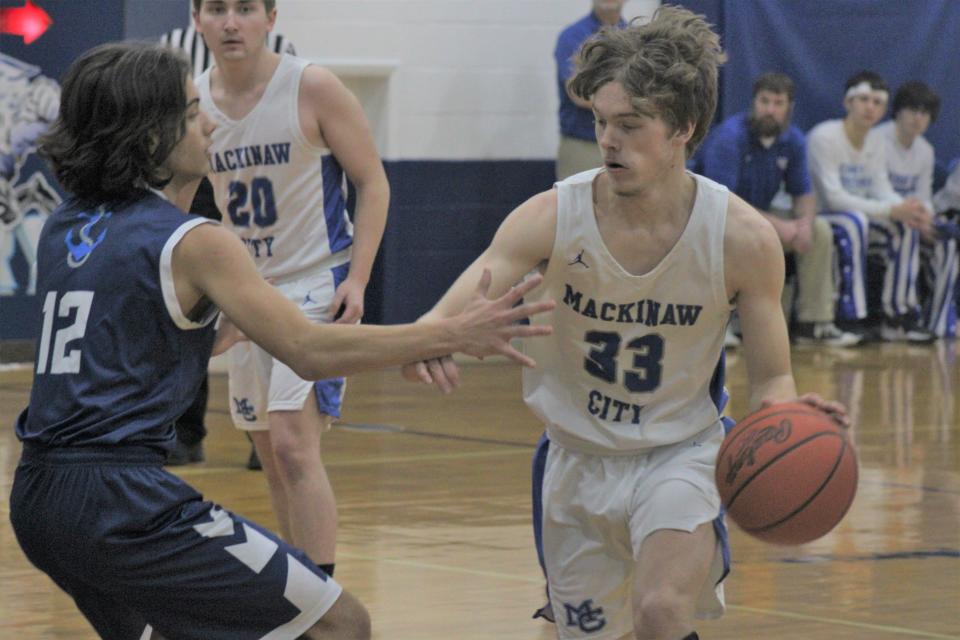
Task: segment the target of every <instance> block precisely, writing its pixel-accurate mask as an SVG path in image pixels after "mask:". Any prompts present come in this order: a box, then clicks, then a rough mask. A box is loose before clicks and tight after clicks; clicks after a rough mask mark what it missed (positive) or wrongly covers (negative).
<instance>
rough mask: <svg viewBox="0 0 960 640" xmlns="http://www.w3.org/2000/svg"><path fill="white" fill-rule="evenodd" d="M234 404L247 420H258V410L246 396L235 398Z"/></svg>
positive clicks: (238, 412) (241, 415)
mask: <svg viewBox="0 0 960 640" xmlns="http://www.w3.org/2000/svg"><path fill="white" fill-rule="evenodd" d="M233 404H234V406H235V407H236V408H237V414H239V415H240V417H241V418H243V419H244V420H246V421H247V422H256V421H257V410H256V409H255V408H254V406H253V405H252V404H250V401H249V400H247V399H246V398H234V399H233Z"/></svg>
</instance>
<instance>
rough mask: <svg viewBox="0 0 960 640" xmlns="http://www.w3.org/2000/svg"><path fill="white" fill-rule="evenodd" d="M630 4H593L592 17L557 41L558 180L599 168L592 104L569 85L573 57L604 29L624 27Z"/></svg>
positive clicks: (601, 0)
mask: <svg viewBox="0 0 960 640" xmlns="http://www.w3.org/2000/svg"><path fill="white" fill-rule="evenodd" d="M626 1H627V0H591V2H592V4H593V8H592V10H591V11H590V13H589V14H587V15H586V16H584V17H583V18H581V19H580V20H578V21H576V22H574V23H573V24H571V25H570V26H568V27H567V28H565V29H564V30H563V31H562V32H560V37H559V38H557V46H556V48H555V49H554V51H553V57H554V59H555V60H556V62H557V89H558V91H559V95H560V148H559V150H558V151H557V180H563V179H564V178H567V177H569V176H572V175H573V174H575V173H580V172H581V171H586V170H587V169H594V168H596V167H599V166H600V162H601V161H600V151H599V150H598V148H597V138H596V135H595V134H594V132H593V111H592V110H591V106H590V102H589V101H586V100H583V99H581V98H578V97H577V96H574V95H571V94H570V93H569V92H568V91H567V81H568V80H569V79H570V77H571V76H573V72H574V57H575V56H576V54H577V52H578V51H579V50H580V46H581V45H582V44H583V43H584V42H586V41H587V40H589V39H590V38H591V37H592V36H593V35H594V34H595V33H597V32H598V31H600V29H602V28H603V27H612V26H617V27H621V28H622V27H624V26H626V24H627V23H626V21H625V20H624V19H623V14H622V11H623V5H624V4H625V3H626Z"/></svg>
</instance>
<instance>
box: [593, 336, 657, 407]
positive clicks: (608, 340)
mask: <svg viewBox="0 0 960 640" xmlns="http://www.w3.org/2000/svg"><path fill="white" fill-rule="evenodd" d="M583 339H584V340H585V341H586V342H587V344H591V345H593V346H595V347H596V348H595V349H591V350H590V353H589V354H587V357H586V358H585V359H584V361H583V365H584V368H586V370H587V373H589V374H590V375H592V376H594V377H595V378H600V379H601V380H603V381H605V382H611V383H613V382H616V381H617V368H618V366H617V357H618V356H619V355H620V343H621V342H622V341H623V338H622V337H621V336H620V334H619V333H615V332H613V331H587V334H586V335H585V336H584V337H583ZM625 350H626V351H631V352H632V355H633V368H632V369H627V370H625V371H624V373H623V386H625V387H626V388H627V390H628V391H632V392H633V393H646V392H649V391H653V390H654V389H656V388H657V387H659V386H660V376H661V375H662V373H663V366H662V362H663V338H662V337H661V336H658V335H656V334H650V335H645V336H640V337H639V338H634V339H633V340H631V341H630V342H628V343H627V346H626V349H625Z"/></svg>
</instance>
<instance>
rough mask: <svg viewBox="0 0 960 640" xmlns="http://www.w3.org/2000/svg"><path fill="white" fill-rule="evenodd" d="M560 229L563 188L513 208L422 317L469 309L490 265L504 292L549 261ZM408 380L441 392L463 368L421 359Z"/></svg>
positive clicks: (496, 287)
mask: <svg viewBox="0 0 960 640" xmlns="http://www.w3.org/2000/svg"><path fill="white" fill-rule="evenodd" d="M556 233H557V192H556V191H555V190H553V189H551V190H550V191H545V192H543V193H540V194H538V195H536V196H534V197H532V198H530V199H529V200H527V201H526V202H524V203H523V204H521V205H520V206H519V207H517V208H516V209H514V210H513V212H511V213H510V215H508V216H507V218H506V219H505V220H504V221H503V223H502V224H501V225H500V228H499V229H498V230H497V233H496V234H495V235H494V237H493V240H492V241H491V243H490V246H489V247H487V249H486V250H485V251H484V252H483V253H482V254H480V256H479V257H478V258H477V259H476V260H474V262H473V264H471V265H470V266H469V267H467V269H466V271H464V272H463V274H461V275H460V277H459V278H457V280H456V281H455V282H454V283H453V285H452V286H451V287H450V289H448V290H447V292H446V293H445V294H444V296H443V297H442V298H441V299H440V301H439V302H437V304H436V305H435V306H434V307H433V309H431V310H430V311H429V312H427V313H426V314H424V316H423V317H422V318H421V321H435V320H438V319H442V318H449V317H451V316H453V315H455V314H457V313H458V312H459V311H460V310H461V309H463V307H464V305H465V304H466V302H467V300H468V299H469V296H470V292H471V289H472V284H471V283H473V282H476V279H477V278H478V277H479V276H480V274H481V273H482V272H483V271H484V270H489V271H490V272H491V274H492V276H493V282H492V284H491V287H490V294H491V295H494V296H496V295H500V294H502V293H503V292H504V291H506V290H507V289H509V288H510V287H511V286H512V285H514V284H515V283H516V282H518V281H519V280H520V279H521V278H523V277H524V276H525V275H526V274H528V273H530V272H531V271H532V270H533V269H534V268H536V267H537V266H538V265H539V264H541V263H542V262H545V261H547V260H549V258H550V254H551V252H552V251H553V243H554V238H555V236H556ZM403 375H404V377H405V378H407V379H408V380H412V381H420V382H425V383H428V384H429V383H433V384H436V385H437V386H438V387H439V388H440V390H441V391H443V392H448V391H450V390H452V389H453V388H454V387H456V385H457V382H458V371H457V367H456V365H455V364H454V363H453V361H452V360H451V359H450V358H440V359H434V360H430V361H424V362H417V363H413V364H410V365H407V366H405V367H404V368H403Z"/></svg>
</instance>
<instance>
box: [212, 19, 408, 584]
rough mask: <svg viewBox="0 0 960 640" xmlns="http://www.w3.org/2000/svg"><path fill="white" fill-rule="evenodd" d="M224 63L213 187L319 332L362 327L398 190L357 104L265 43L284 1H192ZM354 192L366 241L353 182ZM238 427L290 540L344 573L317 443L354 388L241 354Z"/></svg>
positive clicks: (241, 349)
mask: <svg viewBox="0 0 960 640" xmlns="http://www.w3.org/2000/svg"><path fill="white" fill-rule="evenodd" d="M193 7H194V12H193V17H194V23H195V25H196V29H197V31H198V32H199V33H201V34H202V35H203V38H204V41H205V42H206V45H207V46H208V47H209V49H210V51H211V52H212V53H213V56H214V59H215V65H214V66H213V67H212V68H211V69H209V70H208V71H206V72H205V73H204V74H202V75H201V76H200V77H199V78H197V80H196V84H197V89H198V90H199V93H200V100H201V106H202V107H203V109H204V110H206V111H207V112H208V113H210V114H211V116H212V117H213V119H214V121H215V122H216V123H217V129H216V130H215V131H214V134H213V145H212V147H211V159H210V163H211V173H210V180H211V182H212V183H213V186H214V195H215V198H216V200H217V205H218V207H219V208H220V210H221V211H223V213H224V224H225V225H227V226H228V227H229V228H231V229H232V230H233V231H235V232H236V233H237V234H238V235H239V236H240V238H241V239H242V240H243V241H244V243H246V245H247V247H248V249H249V251H250V255H251V256H252V257H253V259H254V261H255V262H256V263H257V266H258V268H259V270H260V273H261V274H262V275H263V276H264V277H266V278H268V279H270V280H271V281H272V282H273V283H274V284H275V286H277V287H278V288H279V289H280V290H281V291H282V292H283V293H284V294H285V295H286V296H287V297H288V298H289V299H290V300H292V301H294V302H295V303H296V304H297V305H298V306H299V307H300V308H301V309H302V310H303V312H304V313H305V314H306V315H307V316H308V317H310V318H311V319H312V320H313V321H315V322H340V323H356V322H359V320H360V318H361V316H362V315H363V296H364V290H365V288H366V285H367V281H368V280H369V278H370V271H371V268H372V266H373V260H374V257H375V255H376V252H377V248H378V246H379V244H380V239H381V237H382V235H383V229H384V226H385V224H386V215H387V204H388V200H389V186H388V184H387V179H386V176H385V174H384V171H383V166H382V164H381V162H380V159H379V157H378V155H377V151H376V148H375V146H374V142H373V137H372V135H371V133H370V129H369V126H368V124H367V121H366V119H365V117H364V115H363V111H362V109H361V107H360V104H359V102H358V101H357V100H356V98H355V97H354V96H353V94H351V93H350V92H349V91H348V90H347V89H346V88H345V87H344V86H343V84H342V83H341V82H340V81H339V80H338V79H337V78H336V77H335V76H334V75H333V74H332V73H331V72H330V71H328V70H326V69H323V68H321V67H318V66H315V65H311V64H309V63H308V62H307V61H306V60H302V59H299V58H295V57H293V56H289V55H279V54H277V53H274V52H273V51H271V50H270V49H268V48H267V47H266V46H265V43H266V40H267V35H268V33H269V32H270V31H271V29H272V28H273V25H274V22H275V20H276V17H277V10H276V7H275V2H274V0H193ZM348 176H349V178H350V180H351V181H352V182H353V183H354V185H355V186H356V189H357V210H356V215H355V219H356V232H355V233H354V231H353V228H352V225H351V223H350V220H349V218H348V217H347V212H346V207H345V204H346V199H347V193H346V178H347V177H348ZM230 358H231V359H230V365H229V368H230V369H229V370H230V396H231V411H232V415H233V420H234V424H235V425H237V427H238V428H240V429H243V430H248V431H249V433H250V435H251V436H252V438H253V440H254V444H255V446H256V448H257V452H258V454H259V456H260V460H261V462H262V463H263V469H264V472H265V473H266V475H267V480H268V483H269V487H270V496H271V500H272V502H273V507H274V511H275V512H276V515H277V519H278V521H279V524H280V530H281V532H282V533H283V535H284V537H285V538H287V539H288V540H291V541H292V542H294V543H295V544H297V545H298V546H300V547H301V548H303V549H304V550H306V551H307V553H308V554H309V555H310V556H311V557H312V558H313V559H314V560H315V561H317V562H318V563H319V564H320V566H321V567H322V568H323V569H324V570H325V571H327V573H330V574H332V573H333V564H334V557H335V556H334V553H335V545H336V524H337V515H336V503H335V499H334V495H333V490H332V488H331V486H330V481H329V479H328V477H327V474H326V471H325V469H324V467H323V463H322V460H321V456H320V434H321V432H322V431H323V430H324V429H325V428H326V427H328V426H329V424H330V421H331V420H332V419H333V418H335V417H338V416H339V412H340V402H341V398H342V392H343V379H342V378H340V379H335V380H327V381H322V382H319V383H316V384H314V383H312V382H308V381H305V380H302V379H301V378H300V377H298V376H297V375H296V374H295V373H294V372H293V371H291V370H290V368H289V367H287V366H286V365H284V364H283V363H281V362H279V361H278V360H276V359H274V358H272V357H270V355H269V354H267V353H266V352H265V351H263V350H262V349H260V348H258V347H256V346H254V345H252V344H241V345H237V347H236V348H234V349H233V350H232V351H231V353H230Z"/></svg>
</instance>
